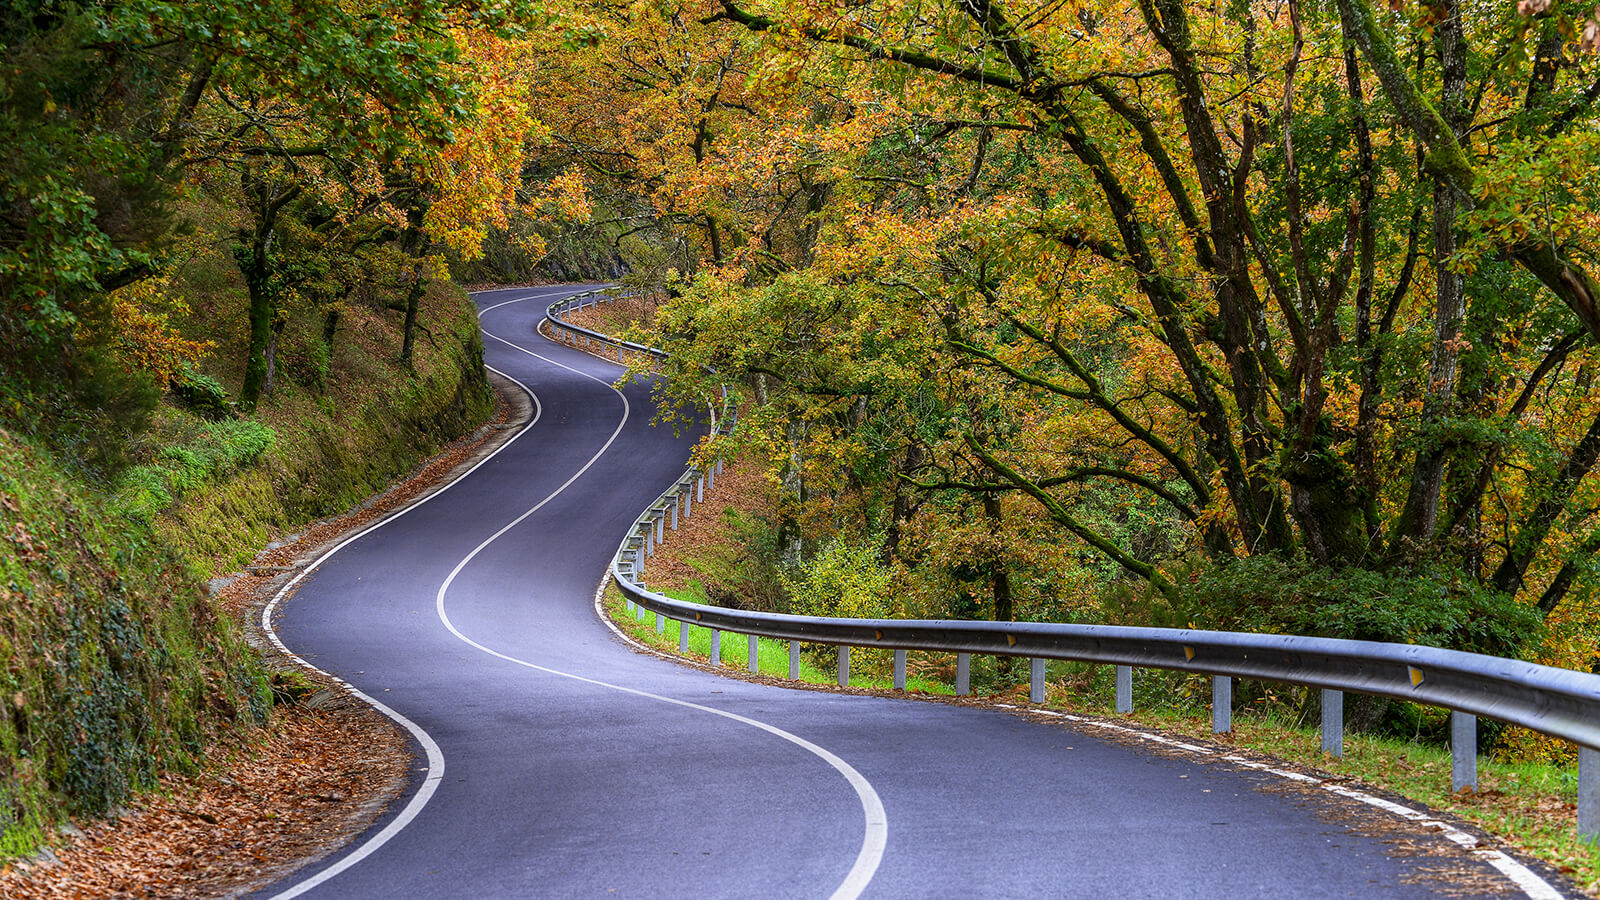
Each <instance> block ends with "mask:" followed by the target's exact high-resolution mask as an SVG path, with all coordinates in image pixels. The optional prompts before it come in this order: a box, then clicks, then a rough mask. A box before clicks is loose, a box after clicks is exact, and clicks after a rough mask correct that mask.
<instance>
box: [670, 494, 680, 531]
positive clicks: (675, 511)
mask: <svg viewBox="0 0 1600 900" xmlns="http://www.w3.org/2000/svg"><path fill="white" fill-rule="evenodd" d="M682 500H683V495H681V494H673V495H672V530H673V531H677V530H678V505H679V504H680V503H681V502H682Z"/></svg>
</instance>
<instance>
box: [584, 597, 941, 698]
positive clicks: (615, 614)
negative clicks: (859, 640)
mask: <svg viewBox="0 0 1600 900" xmlns="http://www.w3.org/2000/svg"><path fill="white" fill-rule="evenodd" d="M662 593H664V594H665V595H667V596H669V597H671V598H672V599H674V600H681V601H683V602H685V603H696V604H700V605H702V606H703V605H705V603H706V601H705V598H704V596H697V595H696V591H695V590H694V589H688V590H668V591H663V592H662ZM604 605H605V610H606V614H607V615H608V616H610V618H611V621H612V622H614V623H615V624H616V626H617V627H618V628H620V629H622V632H623V633H624V634H626V635H628V636H629V637H631V638H633V639H634V640H636V641H638V642H639V643H641V644H644V645H646V646H648V647H652V648H654V649H656V650H660V651H663V652H666V653H671V654H674V655H679V651H678V647H679V643H678V642H679V635H680V632H681V629H682V628H684V627H685V626H684V624H683V623H681V622H676V621H674V620H672V619H666V620H665V621H664V622H662V623H661V625H660V628H661V630H660V631H658V630H657V627H658V626H657V617H656V615H655V614H654V613H649V612H645V611H644V609H643V608H642V607H640V608H639V611H640V614H641V615H642V616H643V618H640V617H638V616H635V615H634V614H631V613H629V612H628V609H627V601H626V600H625V598H624V597H623V596H622V592H621V591H620V590H619V589H618V588H617V586H616V584H615V583H609V584H607V585H606V592H605V598H604ZM687 627H688V628H689V651H688V653H687V654H682V655H684V656H686V658H688V659H692V660H695V661H697V662H702V663H709V662H710V661H711V640H712V636H711V635H712V630H711V629H709V628H705V627H702V626H697V625H689V626H687ZM756 644H757V650H756V660H757V664H758V665H759V667H760V674H762V675H770V676H772V677H774V678H785V679H787V678H788V677H789V642H788V641H784V640H777V639H773V638H757V641H756ZM857 653H859V651H857ZM851 662H852V664H854V663H855V662H856V658H855V657H852V659H851ZM749 663H750V648H749V638H748V636H746V635H742V634H735V633H733V632H723V634H722V639H721V665H722V666H725V667H727V668H729V669H730V670H735V671H740V672H748V671H749ZM910 667H911V664H910V662H909V661H908V663H907V668H908V672H907V674H906V691H907V692H908V693H922V694H945V695H950V694H954V693H955V689H954V687H953V686H951V685H949V684H946V683H944V682H942V681H939V680H937V679H931V678H927V677H925V676H923V675H917V674H913V673H912V672H911V671H909V669H910ZM795 680H796V681H799V682H803V683H805V684H816V685H834V684H837V681H838V672H837V670H836V669H835V668H833V667H820V666H818V665H817V664H816V662H815V660H814V659H813V657H812V655H811V654H806V653H802V654H800V672H799V677H798V678H797V679H795ZM850 686H851V687H860V688H869V689H872V690H880V691H892V690H893V689H894V676H893V675H892V674H888V675H885V674H880V673H874V672H862V671H860V670H859V669H857V668H855V666H854V665H852V668H851V671H850Z"/></svg>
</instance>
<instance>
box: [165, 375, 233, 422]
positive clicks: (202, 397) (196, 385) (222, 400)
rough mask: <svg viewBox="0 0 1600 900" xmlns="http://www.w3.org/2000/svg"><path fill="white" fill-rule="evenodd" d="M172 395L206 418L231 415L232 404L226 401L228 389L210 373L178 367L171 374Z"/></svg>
mask: <svg viewBox="0 0 1600 900" xmlns="http://www.w3.org/2000/svg"><path fill="white" fill-rule="evenodd" d="M171 385H172V396H174V397H176V398H177V399H178V402H179V403H182V404H183V405H184V406H185V407H187V408H188V409H190V410H193V411H194V412H195V413H197V414H199V415H202V416H205V417H206V418H208V419H213V420H215V419H224V418H227V417H228V416H231V415H233V412H234V410H233V404H232V403H230V402H229V401H228V391H227V389H226V388H224V387H223V386H222V383H221V382H219V381H217V380H216V379H215V378H212V377H211V376H210V375H202V374H200V373H199V372H196V371H194V370H193V369H180V370H179V371H178V372H176V373H174V374H173V376H172V381H171Z"/></svg>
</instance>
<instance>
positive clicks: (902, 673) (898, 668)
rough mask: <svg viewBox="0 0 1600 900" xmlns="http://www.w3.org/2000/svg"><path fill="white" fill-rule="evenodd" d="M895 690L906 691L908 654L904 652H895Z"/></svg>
mask: <svg viewBox="0 0 1600 900" xmlns="http://www.w3.org/2000/svg"><path fill="white" fill-rule="evenodd" d="M894 689H895V690H897V691H903V690H905V689H906V652H905V651H904V650H896V651H895V652H894Z"/></svg>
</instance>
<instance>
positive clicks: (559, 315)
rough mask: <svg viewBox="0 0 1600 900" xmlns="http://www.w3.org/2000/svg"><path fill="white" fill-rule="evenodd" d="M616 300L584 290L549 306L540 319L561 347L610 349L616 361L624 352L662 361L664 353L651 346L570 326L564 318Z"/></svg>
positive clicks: (603, 290) (602, 290) (601, 291)
mask: <svg viewBox="0 0 1600 900" xmlns="http://www.w3.org/2000/svg"><path fill="white" fill-rule="evenodd" d="M617 299H619V298H618V297H617V295H615V294H613V293H612V292H611V289H610V288H596V289H595V290H592V291H584V292H583V293H580V294H573V295H572V296H570V297H567V298H565V299H562V300H557V301H556V302H555V303H552V304H550V305H549V306H548V307H547V308H546V309H545V311H544V318H545V321H546V322H548V323H549V324H550V330H551V332H553V336H554V337H555V338H556V340H558V341H561V342H562V343H564V344H569V345H571V346H574V347H581V348H583V349H588V350H592V349H594V348H596V347H611V348H613V349H614V350H616V351H618V357H619V359H618V361H619V362H620V361H621V359H620V357H621V351H624V350H626V351H629V352H632V353H643V354H645V355H647V356H653V357H655V358H656V359H666V357H667V354H666V353H664V352H662V351H660V350H657V349H656V348H654V347H649V346H646V345H644V344H635V343H633V342H632V341H619V340H617V339H616V338H613V337H611V336H610V335H607V334H601V333H600V332H598V331H594V330H592V329H589V328H584V327H583V326H581V325H573V324H572V323H570V322H568V321H566V316H567V314H568V313H570V312H574V311H576V310H580V309H584V308H587V307H591V306H597V305H599V304H601V303H609V302H611V301H613V300H617Z"/></svg>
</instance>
